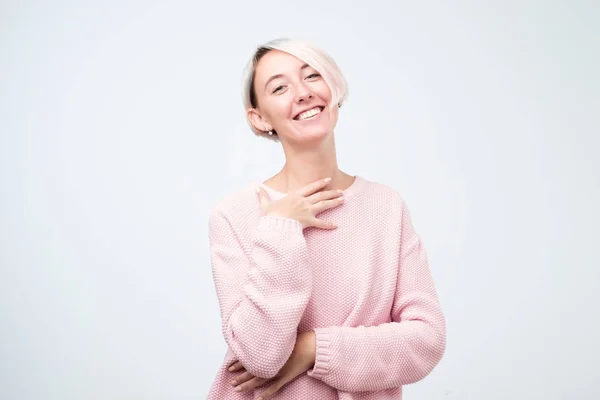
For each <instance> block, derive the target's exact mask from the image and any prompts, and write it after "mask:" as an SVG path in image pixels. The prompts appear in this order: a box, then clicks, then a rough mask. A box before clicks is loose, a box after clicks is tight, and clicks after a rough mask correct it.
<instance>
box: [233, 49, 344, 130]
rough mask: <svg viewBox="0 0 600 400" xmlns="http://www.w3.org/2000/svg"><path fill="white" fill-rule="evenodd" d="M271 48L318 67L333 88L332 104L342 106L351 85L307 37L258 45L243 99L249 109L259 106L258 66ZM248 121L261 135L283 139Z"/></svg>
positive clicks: (248, 67) (245, 78) (248, 69)
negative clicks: (257, 90) (261, 129)
mask: <svg viewBox="0 0 600 400" xmlns="http://www.w3.org/2000/svg"><path fill="white" fill-rule="evenodd" d="M271 50H279V51H283V52H285V53H288V54H291V55H293V56H294V57H296V58H298V59H299V60H302V61H304V62H305V63H307V64H308V65H310V66H311V67H312V68H314V69H316V70H317V71H318V72H319V73H320V74H321V76H322V77H323V80H324V81H325V83H326V84H327V86H329V90H331V104H330V105H329V106H330V107H334V106H339V107H341V105H342V104H343V103H344V101H345V100H346V99H347V98H348V84H347V82H346V78H345V77H344V75H343V74H342V71H341V70H340V69H339V67H338V65H337V64H336V63H335V61H334V60H333V58H331V56H330V55H329V54H327V53H326V52H325V51H323V50H321V49H320V48H319V47H317V46H315V45H314V44H313V43H311V42H308V41H306V40H300V39H290V38H278V39H274V40H271V41H270V42H267V43H265V44H262V45H260V46H258V47H257V49H256V51H255V52H254V54H253V55H252V58H251V59H250V61H249V62H248V64H247V65H246V68H245V69H244V75H243V81H242V100H243V103H244V110H245V111H246V110H248V109H249V108H256V106H257V102H256V93H255V91H254V77H255V74H256V66H257V64H258V62H259V61H260V59H261V58H262V57H263V56H264V55H265V54H267V53H268V52H269V51H271ZM247 122H248V124H249V125H250V129H252V131H253V132H254V133H255V134H256V135H257V136H263V137H266V138H268V139H272V140H275V141H279V138H278V137H277V135H276V134H274V135H268V134H266V133H265V132H263V131H260V130H257V129H256V128H255V127H254V126H253V125H252V123H251V122H250V121H249V120H248V121H247Z"/></svg>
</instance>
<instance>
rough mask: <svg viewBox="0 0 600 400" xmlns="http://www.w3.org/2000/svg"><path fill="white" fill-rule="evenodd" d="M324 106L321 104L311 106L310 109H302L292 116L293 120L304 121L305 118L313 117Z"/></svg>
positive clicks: (315, 116) (319, 112)
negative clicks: (302, 110)
mask: <svg viewBox="0 0 600 400" xmlns="http://www.w3.org/2000/svg"><path fill="white" fill-rule="evenodd" d="M324 108H325V107H322V106H316V107H314V108H311V109H310V110H307V111H304V112H302V113H300V114H298V115H296V116H295V117H294V120H296V121H305V120H309V119H315V118H317V115H319V114H321V112H322V111H323V109H324Z"/></svg>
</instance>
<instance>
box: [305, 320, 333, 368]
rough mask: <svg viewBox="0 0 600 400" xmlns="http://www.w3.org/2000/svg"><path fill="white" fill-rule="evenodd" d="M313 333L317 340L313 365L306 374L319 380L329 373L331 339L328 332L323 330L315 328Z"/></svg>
mask: <svg viewBox="0 0 600 400" xmlns="http://www.w3.org/2000/svg"><path fill="white" fill-rule="evenodd" d="M314 331H315V335H316V338H317V352H316V357H315V365H314V367H313V368H312V369H309V370H308V371H307V372H306V374H307V375H308V376H310V377H312V378H316V379H321V378H322V377H324V376H325V375H327V374H328V373H329V367H330V362H331V357H332V352H331V338H330V334H329V332H327V331H326V330H325V329H323V328H316V329H314Z"/></svg>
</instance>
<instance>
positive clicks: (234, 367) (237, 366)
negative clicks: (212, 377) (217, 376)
mask: <svg viewBox="0 0 600 400" xmlns="http://www.w3.org/2000/svg"><path fill="white" fill-rule="evenodd" d="M243 368H244V366H243V365H242V363H241V362H240V361H236V362H234V363H233V364H231V365H230V366H229V368H228V369H227V370H228V371H229V372H233V371H237V370H239V369H243Z"/></svg>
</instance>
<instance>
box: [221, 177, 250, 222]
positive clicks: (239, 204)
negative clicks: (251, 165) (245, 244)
mask: <svg viewBox="0 0 600 400" xmlns="http://www.w3.org/2000/svg"><path fill="white" fill-rule="evenodd" d="M258 186H259V184H258V183H257V182H251V183H248V184H246V185H244V186H242V187H240V188H236V189H233V190H230V191H229V192H225V193H224V194H222V195H221V197H219V198H218V199H217V200H216V201H215V202H214V203H213V204H212V207H211V209H210V215H211V216H215V215H221V216H225V217H228V218H242V217H243V216H244V215H249V214H253V213H256V212H258V210H259V204H258V198H257V194H256V189H257V188H258Z"/></svg>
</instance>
